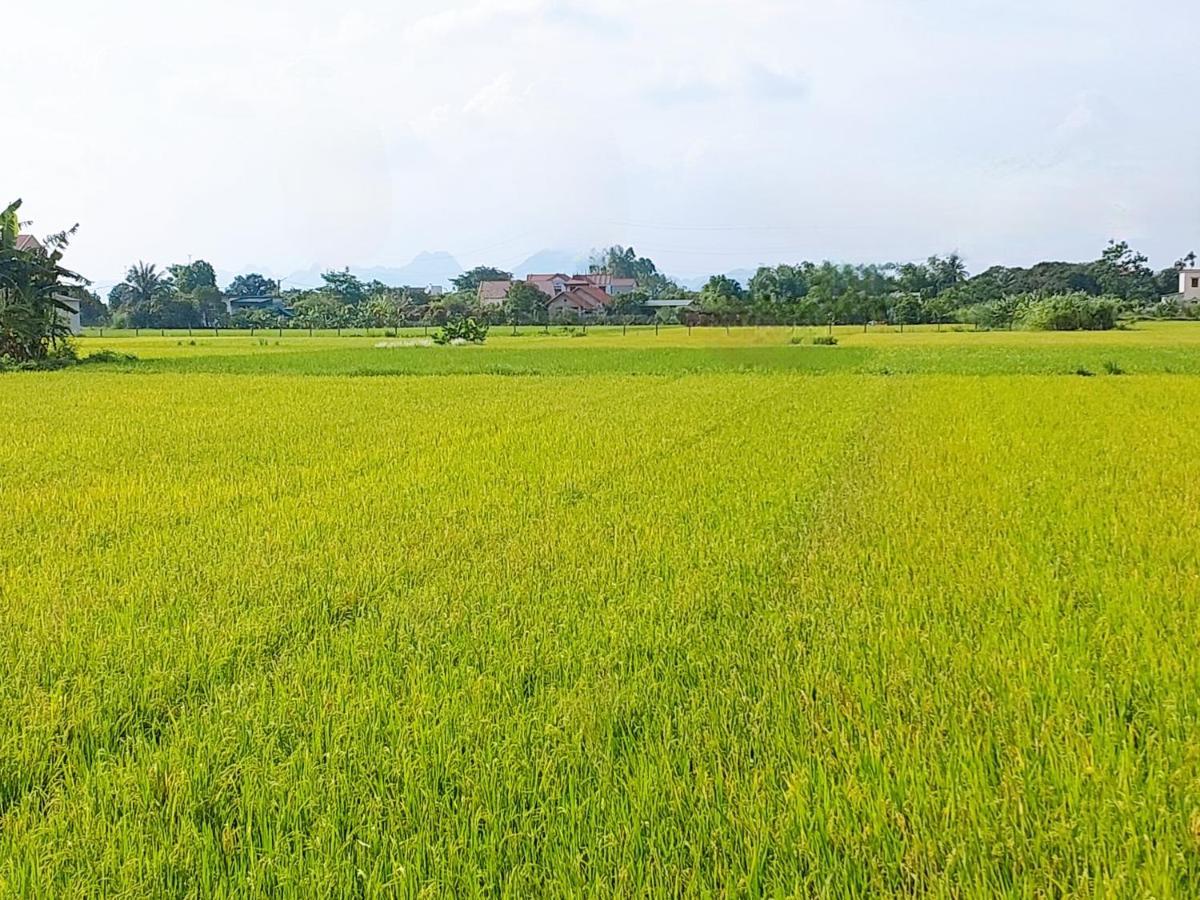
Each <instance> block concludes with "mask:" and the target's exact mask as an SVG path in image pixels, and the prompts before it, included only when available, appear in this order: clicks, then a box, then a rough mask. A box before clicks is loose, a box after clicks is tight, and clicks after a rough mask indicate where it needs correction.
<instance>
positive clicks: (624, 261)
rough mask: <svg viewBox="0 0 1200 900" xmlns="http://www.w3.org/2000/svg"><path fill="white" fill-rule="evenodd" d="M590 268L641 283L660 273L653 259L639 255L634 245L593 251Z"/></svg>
mask: <svg viewBox="0 0 1200 900" xmlns="http://www.w3.org/2000/svg"><path fill="white" fill-rule="evenodd" d="M588 268H589V270H590V271H591V272H593V273H596V274H605V275H612V276H613V277H614V278H634V279H636V280H637V281H638V283H639V284H641V283H644V282H648V281H649V280H650V279H651V278H652V277H653V276H656V275H658V269H657V268H656V267H655V265H654V261H653V260H651V259H649V258H648V257H645V256H638V255H637V253H636V252H635V251H634V249H633V248H632V247H622V246H621V245H620V244H616V245H614V246H612V247H607V248H605V249H604V250H598V251H593V252H592V257H591V261H590V264H589V267H588Z"/></svg>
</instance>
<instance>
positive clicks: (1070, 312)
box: [1017, 293, 1117, 331]
mask: <svg viewBox="0 0 1200 900" xmlns="http://www.w3.org/2000/svg"><path fill="white" fill-rule="evenodd" d="M1017 321H1018V322H1019V323H1020V325H1021V327H1022V328H1028V329H1030V330H1031V331H1108V330H1110V329H1112V328H1113V327H1115V326H1116V324H1117V301H1116V300H1114V299H1113V298H1111V297H1092V296H1090V295H1088V294H1082V293H1076V294H1054V295H1052V296H1049V297H1026V298H1022V300H1021V302H1020V305H1019V306H1018V308H1017Z"/></svg>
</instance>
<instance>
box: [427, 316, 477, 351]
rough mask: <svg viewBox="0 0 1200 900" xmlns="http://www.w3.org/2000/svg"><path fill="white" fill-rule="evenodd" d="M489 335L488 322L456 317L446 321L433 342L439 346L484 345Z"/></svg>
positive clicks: (473, 318) (472, 317)
mask: <svg viewBox="0 0 1200 900" xmlns="http://www.w3.org/2000/svg"><path fill="white" fill-rule="evenodd" d="M487 335H488V324H487V322H480V321H478V320H476V319H475V317H474V316H454V317H453V318H450V319H447V320H446V324H445V325H443V326H442V328H441V330H440V331H439V332H438V333H437V334H436V335H434V338H433V340H434V342H435V343H438V344H462V343H467V344H482V343H483V342H484V341H486V340H487Z"/></svg>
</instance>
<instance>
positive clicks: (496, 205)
mask: <svg viewBox="0 0 1200 900" xmlns="http://www.w3.org/2000/svg"><path fill="white" fill-rule="evenodd" d="M1189 9H1190V7H1189V6H1187V5H1186V4H1185V3H1184V2H1183V0H1162V2H1159V3H1156V4H1153V8H1146V7H1145V6H1143V7H1142V8H1139V9H1137V10H1134V11H1131V10H1130V9H1129V8H1128V7H1127V5H1125V4H1123V3H1118V2H1117V0H1092V2H1085V0H1062V2H1058V3H1052V4H1047V3H1044V2H1033V0H974V2H969V3H963V2H955V0H886V2H885V0H839V2H816V0H743V2H740V3H738V4H730V3H727V2H721V0H658V2H655V3H645V2H638V3H635V2H631V0H591V2H587V3H583V2H561V0H475V2H453V0H451V2H439V0H408V2H399V3H397V2H387V0H351V2H347V3H343V4H339V5H337V6H331V5H329V4H327V3H325V2H319V0H292V2H284V0H267V2H263V3H256V4H242V3H237V2H234V0H214V2H211V3H207V4H201V3H192V2H181V3H172V4H161V3H154V2H149V0H114V2H112V3H109V4H106V5H104V6H102V7H101V6H97V5H96V4H93V3H90V2H87V0H63V2H62V3H60V4H59V6H58V7H56V8H55V9H54V10H43V9H41V8H39V7H37V6H36V5H35V4H15V5H13V8H12V9H8V8H6V9H5V12H4V29H5V32H6V34H7V35H11V36H12V37H11V38H10V40H9V42H8V44H7V45H6V46H7V47H8V48H10V49H9V52H7V54H6V55H5V56H4V57H2V58H0V80H2V81H3V83H5V84H8V85H19V90H15V91H9V92H8V95H7V101H6V112H5V113H4V115H5V117H6V120H5V127H4V129H3V132H4V135H5V139H4V140H3V141H2V142H0V200H3V199H4V198H5V197H6V196H9V195H11V196H18V195H20V196H22V197H24V199H25V200H26V207H25V208H26V210H27V211H28V212H29V214H30V215H31V216H33V217H34V218H35V219H36V220H37V225H38V227H39V228H41V229H42V230H46V231H48V230H52V229H54V228H58V227H61V226H63V225H69V224H71V223H72V222H75V221H79V222H80V223H81V225H82V228H81V231H80V236H79V239H78V241H77V243H76V245H75V246H74V247H73V249H72V259H71V262H72V263H73V264H74V265H76V266H78V267H79V268H81V269H83V270H84V271H85V272H89V273H91V274H93V275H95V276H96V277H100V278H104V277H108V276H110V275H112V274H115V273H117V272H119V271H120V270H121V269H122V268H123V267H124V266H125V265H127V264H128V263H130V262H132V261H133V260H135V259H138V258H145V259H149V260H153V261H156V262H160V263H168V262H172V261H174V260H177V259H182V258H186V256H187V255H189V254H191V255H195V256H199V255H203V256H206V257H208V258H210V259H212V261H213V262H214V263H215V264H217V265H218V266H219V267H220V268H223V269H237V268H240V267H241V266H243V265H247V264H254V265H260V266H264V267H270V268H271V269H273V270H274V271H276V272H286V271H289V270H290V269H293V268H307V267H308V266H309V265H311V264H313V263H317V264H321V265H343V264H363V265H366V264H394V263H400V262H404V261H406V260H407V259H409V258H411V257H412V256H413V255H414V254H416V253H417V252H419V251H421V250H425V249H448V250H450V251H452V252H456V253H460V254H462V255H463V256H464V258H463V259H462V261H463V262H464V263H468V264H469V263H474V262H483V261H487V260H486V258H470V253H471V251H472V250H473V249H474V248H501V249H500V251H499V252H503V253H504V254H507V255H508V257H509V259H505V260H499V259H498V260H496V261H497V262H511V261H515V260H519V258H520V257H521V255H522V254H524V253H527V252H530V251H533V250H536V249H538V248H540V247H565V248H568V249H573V248H578V249H584V248H586V247H588V246H591V245H598V244H602V243H605V242H614V241H620V242H624V243H630V242H632V243H634V244H635V246H638V248H639V250H643V251H644V252H650V251H651V250H652V249H654V248H658V250H659V251H660V252H661V254H662V259H661V262H662V263H663V265H664V267H666V268H668V269H671V270H675V271H679V272H681V273H692V272H699V271H705V270H716V269H721V268H726V267H733V266H738V265H752V264H755V263H757V262H765V261H771V260H772V259H783V258H798V257H800V256H806V257H826V256H828V257H832V258H838V259H860V258H874V259H879V258H905V257H910V256H922V255H927V254H928V253H931V252H935V251H942V250H946V249H949V248H950V247H952V246H953V247H958V248H960V249H961V250H963V251H964V252H965V253H967V254H968V256H969V257H970V259H971V262H972V263H974V264H976V265H977V266H983V265H986V264H989V263H991V262H992V261H1006V262H1020V261H1023V260H1025V261H1027V260H1028V259H1029V258H1032V257H1035V256H1036V257H1041V256H1071V255H1080V254H1086V253H1091V252H1095V250H1096V249H1097V248H1098V247H1099V246H1102V244H1103V242H1104V240H1106V239H1107V238H1108V237H1111V236H1116V235H1121V236H1128V237H1130V238H1131V239H1133V240H1135V241H1137V242H1139V244H1140V245H1141V246H1142V247H1143V248H1144V249H1145V250H1147V251H1148V252H1150V253H1151V255H1152V256H1154V257H1156V259H1158V260H1166V261H1168V262H1169V261H1170V259H1174V258H1175V256H1176V255H1178V252H1179V250H1178V248H1179V246H1181V245H1185V244H1194V243H1195V242H1196V239H1197V232H1200V212H1198V211H1200V188H1197V187H1196V184H1195V179H1194V164H1195V160H1196V159H1197V158H1200V123H1197V120H1196V119H1195V118H1194V117H1191V118H1189V117H1186V116H1182V115H1180V114H1179V111H1180V110H1181V109H1185V108H1190V107H1191V105H1192V102H1193V98H1192V97H1191V96H1190V89H1191V85H1192V84H1194V73H1193V69H1194V62H1189V59H1191V55H1190V54H1189V47H1188V44H1189V42H1190V36H1189V32H1188V29H1186V28H1179V27H1177V24H1176V23H1177V22H1178V21H1181V20H1184V19H1186V13H1187V12H1188V11H1189ZM1116 60H1119V61H1120V64H1119V65H1118V64H1116V63H1115V61H1116ZM667 226H669V227H667ZM714 226H715V227H714ZM481 252H484V251H481ZM492 252H496V251H492ZM1168 257H1169V259H1168Z"/></svg>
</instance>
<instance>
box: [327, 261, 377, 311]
mask: <svg viewBox="0 0 1200 900" xmlns="http://www.w3.org/2000/svg"><path fill="white" fill-rule="evenodd" d="M321 278H322V279H323V280H324V282H325V286H324V287H323V288H321V290H323V291H324V292H325V293H327V294H329V295H330V296H333V297H336V298H337V299H338V300H339V301H341V302H342V303H344V304H347V305H349V306H357V305H358V304H359V303H361V302H362V301H364V300H366V299H367V293H368V289H367V285H365V284H363V282H362V280H361V279H360V278H359V277H358V276H357V275H353V274H351V272H350V270H349V269H342V271H340V272H338V271H329V272H323V273H322V274H321Z"/></svg>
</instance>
